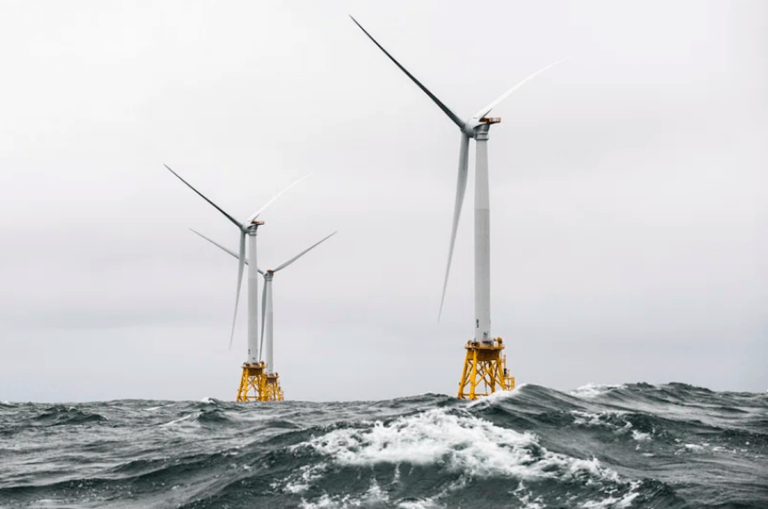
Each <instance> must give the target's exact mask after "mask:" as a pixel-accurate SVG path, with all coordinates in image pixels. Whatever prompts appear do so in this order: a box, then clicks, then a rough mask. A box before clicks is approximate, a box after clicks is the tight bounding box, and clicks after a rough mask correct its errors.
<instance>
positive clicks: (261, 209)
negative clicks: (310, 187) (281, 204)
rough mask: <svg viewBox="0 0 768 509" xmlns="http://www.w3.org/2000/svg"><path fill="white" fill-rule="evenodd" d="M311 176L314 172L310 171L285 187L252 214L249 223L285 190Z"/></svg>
mask: <svg viewBox="0 0 768 509" xmlns="http://www.w3.org/2000/svg"><path fill="white" fill-rule="evenodd" d="M311 176H312V174H311V173H310V174H309V175H304V176H303V177H301V178H300V179H299V180H297V181H296V182H294V183H293V184H291V185H290V186H288V187H286V188H285V189H283V190H282V191H280V192H279V193H277V195H276V196H275V197H274V198H272V199H271V200H269V201H268V202H267V203H266V205H264V206H263V207H261V208H260V209H259V210H257V211H256V212H254V213H253V215H251V217H249V218H248V221H246V223H247V224H251V223H252V222H253V221H255V220H256V218H257V217H259V215H260V214H261V213H262V212H264V211H265V210H266V209H267V207H269V206H270V205H272V204H273V203H274V202H275V200H277V199H278V198H280V197H281V196H282V195H283V194H285V192H286V191H288V190H289V189H290V188H292V187H293V186H295V185H296V184H298V183H299V182H301V181H302V180H304V179H305V178H308V177H311Z"/></svg>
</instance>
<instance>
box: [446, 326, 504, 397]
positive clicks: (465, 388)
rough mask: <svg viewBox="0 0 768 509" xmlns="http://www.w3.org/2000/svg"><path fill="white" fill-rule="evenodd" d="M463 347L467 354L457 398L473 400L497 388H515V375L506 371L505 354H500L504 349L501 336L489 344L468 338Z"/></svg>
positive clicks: (502, 389)
mask: <svg viewBox="0 0 768 509" xmlns="http://www.w3.org/2000/svg"><path fill="white" fill-rule="evenodd" d="M464 348H465V349H466V351H467V354H466V356H465V358H464V369H463V370H462V372H461V380H460V381H459V393H458V395H457V396H456V397H457V398H459V399H471V400H474V399H477V398H478V397H480V396H488V395H489V394H493V393H494V392H496V391H497V390H499V391H511V390H512V389H514V388H515V377H513V376H510V375H509V372H508V371H507V356H506V355H502V354H501V351H502V350H504V342H503V341H502V339H501V338H496V339H494V340H493V343H490V344H484V343H478V342H475V341H471V340H470V341H467V345H466V346H465V347H464ZM480 391H482V392H480Z"/></svg>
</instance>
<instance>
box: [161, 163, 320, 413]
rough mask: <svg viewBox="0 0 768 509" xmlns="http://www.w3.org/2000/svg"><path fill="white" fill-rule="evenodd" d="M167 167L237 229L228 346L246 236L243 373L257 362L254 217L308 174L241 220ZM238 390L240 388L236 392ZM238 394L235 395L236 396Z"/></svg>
mask: <svg viewBox="0 0 768 509" xmlns="http://www.w3.org/2000/svg"><path fill="white" fill-rule="evenodd" d="M164 166H165V167H166V168H167V169H168V171H170V172H171V173H173V175H175V176H176V178H178V179H179V180H181V181H182V182H183V183H184V184H185V185H186V186H187V187H189V188H190V189H191V190H192V191H194V192H195V193H196V194H197V195H198V196H200V197H201V198H202V199H204V200H205V201H207V202H208V203H210V204H211V205H212V206H213V207H214V208H215V209H216V210H218V211H219V212H221V213H222V214H223V215H224V217H226V218H227V219H229V220H230V221H231V222H232V223H233V224H234V225H235V226H237V228H238V229H239V230H240V232H239V237H240V249H239V255H238V260H239V263H238V266H237V289H236V291H235V311H234V314H233V317H232V332H231V333H230V337H229V347H230V348H232V339H233V338H234V336H235V324H236V323H237V307H238V304H239V302H240V288H241V286H242V281H243V272H244V267H245V262H246V253H245V245H246V236H247V237H248V262H249V263H248V267H249V270H248V357H247V361H246V363H245V364H244V365H243V369H244V373H245V370H246V369H248V368H249V367H250V366H252V365H256V364H257V362H258V346H259V345H258V343H259V322H258V320H259V317H258V315H259V313H258V310H259V301H258V298H259V288H258V284H259V280H258V263H257V256H256V254H257V253H256V234H257V231H258V228H259V226H261V225H263V224H264V222H263V221H258V217H259V216H260V215H261V213H262V212H264V211H265V210H266V209H267V208H268V207H269V206H270V205H272V203H274V201H275V200H277V199H278V198H279V197H280V196H282V195H283V193H285V192H286V191H288V190H289V189H290V188H292V187H293V186H295V185H296V184H298V183H299V182H301V181H302V180H304V179H305V178H307V177H308V176H309V175H306V176H304V177H302V178H300V179H299V180H297V181H296V182H294V183H293V184H291V185H290V186H288V187H287V188H285V189H283V190H282V191H280V192H279V193H278V194H277V195H276V196H275V197H274V198H272V199H271V200H269V201H268V202H267V203H266V204H265V205H264V206H262V207H261V208H260V209H259V210H257V211H256V212H254V213H253V214H251V216H250V217H248V219H246V220H245V221H243V222H240V221H238V220H237V219H235V218H234V217H233V216H232V215H230V214H228V213H227V212H225V211H224V209H222V208H221V207H219V206H218V205H216V204H215V203H213V202H212V201H211V200H210V199H208V198H207V197H206V196H205V195H204V194H203V193H201V192H200V191H198V190H197V189H195V188H194V187H193V186H192V185H191V184H190V183H189V182H187V181H186V180H184V179H183V178H182V177H181V176H180V175H179V174H178V173H176V172H175V171H173V170H172V169H171V168H170V166H168V165H167V164H166V165H164ZM238 394H240V392H238ZM238 398H239V396H238Z"/></svg>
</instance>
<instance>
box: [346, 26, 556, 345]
mask: <svg viewBox="0 0 768 509" xmlns="http://www.w3.org/2000/svg"><path fill="white" fill-rule="evenodd" d="M350 18H352V21H354V22H355V24H356V25H357V26H358V27H360V29H361V30H362V31H363V32H364V33H365V35H367V36H368V38H369V39H371V41H373V43H374V44H375V45H376V46H378V47H379V49H380V50H381V51H383V52H384V54H385V55H387V57H389V59H390V60H392V62H393V63H394V64H395V65H396V66H397V67H399V68H400V70H401V71H403V72H404V73H405V74H406V76H408V77H409V78H410V79H411V81H413V82H414V83H415V84H416V85H417V86H418V87H419V88H420V89H421V90H422V91H423V92H424V93H425V94H427V95H428V96H429V98H430V99H432V101H433V102H434V103H435V104H436V105H437V106H438V107H439V108H440V109H441V110H442V111H443V113H445V114H446V115H447V116H448V118H450V119H451V121H453V123H454V124H456V126H458V128H459V131H461V144H460V146H459V177H458V182H457V184H456V203H455V206H454V210H453V226H452V228H451V240H450V244H449V247H448V263H447V265H446V268H445V280H444V282H443V293H442V296H441V298H440V312H439V314H438V320H439V317H440V314H442V311H443V302H444V301H445V290H446V287H447V285H448V275H449V273H450V271H451V260H452V258H453V247H454V244H455V243H456V230H457V228H458V226H459V217H460V216H461V206H462V204H463V202H464V193H465V191H466V188H467V171H468V168H467V167H468V161H469V139H470V138H474V139H475V143H476V145H477V147H476V150H477V152H476V157H475V341H477V342H484V343H489V342H491V341H492V336H491V246H490V201H489V183H488V132H489V131H490V127H491V124H494V123H497V122H500V121H501V120H500V119H498V118H486V115H488V113H490V112H491V110H492V109H493V108H495V107H496V106H498V105H499V103H501V102H502V101H503V100H504V99H506V98H507V97H508V96H509V95H510V94H512V92H514V91H515V90H517V89H518V88H520V87H521V86H522V85H523V84H525V83H526V82H527V81H528V80H530V79H532V78H533V77H535V76H537V75H538V74H540V73H542V72H544V71H545V70H547V69H549V68H550V67H552V66H553V65H555V64H558V63H560V62H562V61H563V60H565V59H562V60H558V61H557V62H553V63H551V64H549V65H548V66H546V67H544V68H542V69H540V70H538V71H536V72H535V73H533V74H531V75H530V76H528V77H527V78H525V79H524V80H522V81H521V82H519V83H518V84H517V85H515V86H514V87H512V88H510V89H509V90H507V91H506V92H504V93H503V94H502V95H501V96H499V97H498V99H496V100H494V101H493V102H491V103H490V104H488V105H487V106H485V107H484V108H483V109H481V110H480V111H478V112H477V113H475V114H474V115H473V116H472V117H470V118H469V119H467V120H462V119H461V118H459V116H458V115H456V114H455V113H454V112H453V111H451V109H450V108H448V106H446V105H445V104H443V103H442V101H440V99H438V98H437V97H436V96H435V95H434V94H433V93H432V92H430V91H429V90H428V89H427V87H425V86H424V85H423V84H422V83H421V82H420V81H419V80H417V79H416V77H415V76H413V75H412V74H411V73H410V72H408V70H407V69H406V68H405V67H403V66H402V65H401V64H400V63H399V62H398V61H397V60H395V58H394V57H393V56H392V55H390V54H389V52H388V51H387V50H385V49H384V48H383V47H382V46H381V44H379V43H378V42H377V41H376V39H374V38H373V36H371V34H369V33H368V31H367V30H366V29H365V28H363V27H362V25H360V23H358V22H357V20H356V19H355V18H353V17H352V16H350Z"/></svg>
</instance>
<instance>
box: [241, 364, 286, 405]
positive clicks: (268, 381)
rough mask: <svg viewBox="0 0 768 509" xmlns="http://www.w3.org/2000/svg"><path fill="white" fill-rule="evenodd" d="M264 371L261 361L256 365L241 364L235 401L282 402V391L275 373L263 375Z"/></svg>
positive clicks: (264, 367)
mask: <svg viewBox="0 0 768 509" xmlns="http://www.w3.org/2000/svg"><path fill="white" fill-rule="evenodd" d="M265 369H266V365H265V364H264V362H263V361H262V362H259V363H257V364H248V363H247V362H244V363H243V374H242V375H241V376H240V387H238V389H237V401H240V402H248V401H254V402H255V401H283V389H282V388H281V387H280V381H279V377H278V375H277V373H274V374H269V373H265V372H264V371H265Z"/></svg>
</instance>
